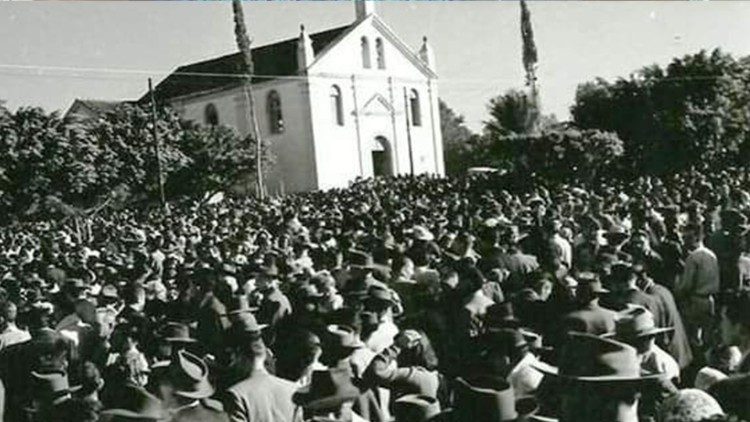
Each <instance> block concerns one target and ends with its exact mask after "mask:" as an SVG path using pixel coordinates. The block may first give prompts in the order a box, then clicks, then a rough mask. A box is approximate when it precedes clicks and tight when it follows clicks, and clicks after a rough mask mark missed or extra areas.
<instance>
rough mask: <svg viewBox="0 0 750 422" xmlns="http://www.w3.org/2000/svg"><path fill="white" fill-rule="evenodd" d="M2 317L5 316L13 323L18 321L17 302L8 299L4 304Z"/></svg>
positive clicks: (6, 319)
mask: <svg viewBox="0 0 750 422" xmlns="http://www.w3.org/2000/svg"><path fill="white" fill-rule="evenodd" d="M2 311H3V314H2V317H3V318H5V321H7V322H9V323H12V322H16V317H17V316H18V307H17V306H16V304H15V303H13V302H11V301H7V302H5V303H4V304H3V306H2Z"/></svg>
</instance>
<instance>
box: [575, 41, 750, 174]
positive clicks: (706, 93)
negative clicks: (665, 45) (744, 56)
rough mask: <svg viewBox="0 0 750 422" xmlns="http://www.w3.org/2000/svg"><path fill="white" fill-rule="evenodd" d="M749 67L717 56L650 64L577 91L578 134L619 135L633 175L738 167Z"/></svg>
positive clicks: (746, 126) (749, 125) (746, 129)
mask: <svg viewBox="0 0 750 422" xmlns="http://www.w3.org/2000/svg"><path fill="white" fill-rule="evenodd" d="M749 100H750V63H748V60H739V61H738V60H735V59H734V58H732V56H730V55H728V54H725V53H722V52H721V51H720V50H718V49H717V50H714V51H713V52H711V53H708V52H706V51H701V52H699V53H697V54H693V55H687V56H684V57H682V58H676V59H674V60H673V61H672V62H671V63H670V64H669V65H668V66H667V67H666V68H661V67H660V66H656V65H652V66H647V67H644V68H642V69H640V70H639V71H637V72H635V73H634V74H633V75H631V76H630V77H629V78H627V79H626V78H620V79H618V80H616V81H614V82H607V81H605V80H603V79H597V80H595V81H593V82H588V83H584V84H581V85H579V87H578V90H577V93H576V101H575V104H574V105H573V107H572V108H571V114H572V116H573V120H574V122H575V124H576V125H577V126H579V127H581V128H600V129H603V130H610V131H615V132H616V133H617V134H618V135H619V136H620V138H621V139H622V140H623V142H624V143H625V157H624V162H625V164H626V166H627V167H628V168H630V170H631V171H632V172H633V173H634V174H638V173H641V172H649V173H663V172H671V171H676V170H680V169H683V168H686V167H690V166H692V165H696V164H699V163H701V162H703V163H713V164H721V163H735V162H737V161H738V160H741V159H742V157H743V152H745V153H746V152H747V151H748V148H749V146H748V136H749V135H750V101H749Z"/></svg>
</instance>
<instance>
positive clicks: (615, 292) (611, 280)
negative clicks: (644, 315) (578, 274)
mask: <svg viewBox="0 0 750 422" xmlns="http://www.w3.org/2000/svg"><path fill="white" fill-rule="evenodd" d="M606 282H607V288H608V290H609V293H606V294H605V295H604V296H603V297H602V305H603V306H604V307H606V308H609V309H612V310H614V311H618V312H619V311H622V310H624V309H626V308H627V307H628V305H631V304H632V305H639V306H643V307H644V308H646V309H648V310H649V311H650V312H651V313H652V314H654V318H656V320H657V321H662V320H663V319H662V317H661V314H660V307H659V302H658V300H657V299H656V298H655V297H653V296H651V295H648V294H646V293H644V292H643V291H642V290H641V289H640V288H638V277H637V274H636V272H635V268H634V267H633V264H631V263H629V262H626V261H618V262H615V263H613V264H612V269H611V274H610V275H609V276H608V277H607V278H606Z"/></svg>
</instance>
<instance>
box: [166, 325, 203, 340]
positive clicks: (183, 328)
mask: <svg viewBox="0 0 750 422" xmlns="http://www.w3.org/2000/svg"><path fill="white" fill-rule="evenodd" d="M160 337H161V338H162V339H163V340H164V341H168V342H170V343H195V342H196V341H197V340H195V339H194V338H192V337H190V327H188V326H187V325H185V324H181V323H179V322H168V323H167V324H166V325H164V327H163V328H162V329H161V332H160Z"/></svg>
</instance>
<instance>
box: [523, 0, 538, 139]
mask: <svg viewBox="0 0 750 422" xmlns="http://www.w3.org/2000/svg"><path fill="white" fill-rule="evenodd" d="M521 42H522V43H523V68H524V70H525V71H526V86H527V87H528V88H529V97H530V98H529V102H530V104H531V106H532V115H531V116H530V117H531V118H532V120H531V122H530V123H531V129H532V130H533V131H536V130H538V129H539V127H538V123H539V116H540V113H541V110H540V105H539V92H538V90H537V86H536V64H537V61H538V59H539V58H538V56H537V51H536V43H535V42H534V29H533V28H532V26H531V12H529V8H528V6H527V5H526V0H521Z"/></svg>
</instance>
